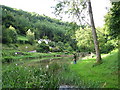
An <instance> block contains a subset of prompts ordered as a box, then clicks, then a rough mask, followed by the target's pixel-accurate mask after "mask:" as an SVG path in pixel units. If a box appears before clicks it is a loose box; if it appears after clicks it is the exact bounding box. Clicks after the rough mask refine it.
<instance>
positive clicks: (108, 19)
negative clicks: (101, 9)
mask: <svg viewBox="0 0 120 90" xmlns="http://www.w3.org/2000/svg"><path fill="white" fill-rule="evenodd" d="M119 15H120V2H114V3H112V8H111V9H110V11H109V13H108V14H107V15H106V16H105V27H106V29H107V30H108V31H109V33H110V36H112V37H115V38H116V37H118V35H120V16H119Z"/></svg>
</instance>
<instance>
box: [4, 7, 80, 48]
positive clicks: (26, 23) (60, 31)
mask: <svg viewBox="0 0 120 90" xmlns="http://www.w3.org/2000/svg"><path fill="white" fill-rule="evenodd" d="M2 17H3V23H2V25H3V26H4V27H5V28H8V27H9V26H10V25H11V26H13V27H14V28H15V30H16V32H17V34H18V35H19V36H26V37H28V39H29V42H30V43H31V44H32V43H33V42H34V39H35V40H38V39H40V38H46V37H47V38H48V39H50V40H52V41H55V42H58V41H60V42H64V43H66V42H68V43H69V44H70V45H71V38H72V36H74V35H73V33H74V30H73V29H76V28H78V27H79V26H78V25H77V24H76V23H68V22H62V21H61V20H57V19H52V18H50V17H47V16H42V15H38V14H36V13H30V12H25V11H22V10H17V9H13V8H10V7H7V6H4V5H2ZM28 29H30V30H31V32H32V33H34V35H26V32H27V30H28ZM4 31H5V30H4ZM6 32H7V31H6ZM3 33H4V32H3ZM44 36H46V37H44ZM3 39H4V38H3ZM3 41H4V40H3ZM72 41H74V40H72ZM6 42H7V41H6ZM18 42H20V43H28V42H27V41H26V40H21V39H20V38H19V37H18ZM72 43H73V42H72ZM72 46H74V45H73V44H72V45H71V47H72ZM72 48H73V47H72ZM74 48H75V46H74Z"/></svg>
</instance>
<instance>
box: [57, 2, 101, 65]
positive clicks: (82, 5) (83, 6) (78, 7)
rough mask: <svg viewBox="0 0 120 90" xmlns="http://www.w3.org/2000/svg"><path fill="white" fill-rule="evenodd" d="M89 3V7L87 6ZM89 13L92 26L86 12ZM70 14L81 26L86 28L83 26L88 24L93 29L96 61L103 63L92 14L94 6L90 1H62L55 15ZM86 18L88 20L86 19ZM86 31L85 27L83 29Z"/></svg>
mask: <svg viewBox="0 0 120 90" xmlns="http://www.w3.org/2000/svg"><path fill="white" fill-rule="evenodd" d="M87 3H88V5H87ZM87 6H88V11H89V16H90V21H91V25H90V24H89V23H88V22H87V21H86V19H87V18H86V17H85V16H86V15H85V14H87V13H86V12H85V11H87ZM63 12H65V13H68V14H69V15H72V16H73V17H77V20H79V22H80V24H81V26H84V25H83V24H84V23H85V24H88V25H90V26H91V28H92V34H93V40H94V46H95V50H96V56H97V58H96V61H97V63H101V62H102V59H101V55H100V50H99V43H98V40H97V33H96V29H95V25H94V19H93V14H92V6H91V1H90V0H63V1H62V0H61V1H60V2H59V3H58V4H57V5H56V7H55V14H56V15H60V14H61V13H63ZM85 18H86V19H85ZM82 28H83V29H84V27H82Z"/></svg>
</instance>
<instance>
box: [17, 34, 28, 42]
mask: <svg viewBox="0 0 120 90" xmlns="http://www.w3.org/2000/svg"><path fill="white" fill-rule="evenodd" d="M17 39H18V40H24V41H28V38H27V37H25V36H20V35H19V36H18V38H17Z"/></svg>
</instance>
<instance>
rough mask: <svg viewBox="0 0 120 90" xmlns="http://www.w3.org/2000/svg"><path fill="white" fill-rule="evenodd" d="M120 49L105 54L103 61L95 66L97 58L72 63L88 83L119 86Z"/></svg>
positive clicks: (72, 66) (74, 70)
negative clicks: (119, 57) (119, 60)
mask: <svg viewBox="0 0 120 90" xmlns="http://www.w3.org/2000/svg"><path fill="white" fill-rule="evenodd" d="M117 59H118V50H114V51H113V52H111V53H109V54H107V55H106V56H105V55H104V57H103V59H102V60H103V63H102V64H101V65H98V66H96V67H93V64H94V63H95V59H87V60H79V61H78V62H77V64H75V65H74V64H73V65H71V69H72V70H73V72H77V73H78V74H79V76H80V77H81V79H82V80H84V81H85V82H86V83H92V84H98V85H99V87H100V88H118V60H117Z"/></svg>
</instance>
